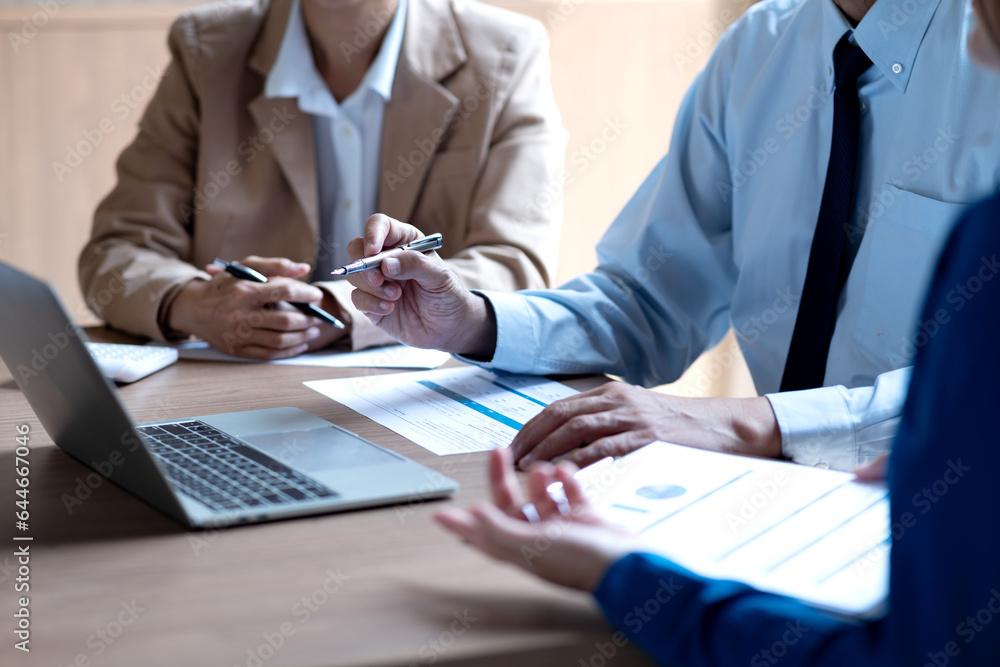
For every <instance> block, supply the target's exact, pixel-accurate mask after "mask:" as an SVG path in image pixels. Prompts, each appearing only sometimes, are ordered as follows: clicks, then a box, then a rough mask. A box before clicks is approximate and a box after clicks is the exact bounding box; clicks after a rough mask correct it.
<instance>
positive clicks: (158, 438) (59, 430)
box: [0, 262, 458, 528]
mask: <svg viewBox="0 0 1000 667" xmlns="http://www.w3.org/2000/svg"><path fill="white" fill-rule="evenodd" d="M0 312H3V313H4V320H5V322H6V323H7V324H5V325H4V326H3V328H2V330H0V357H2V358H3V360H4V363H6V364H7V368H8V369H9V371H10V373H11V374H12V375H13V376H14V379H15V381H16V382H17V384H18V386H20V388H21V391H22V392H23V393H24V396H25V397H26V398H27V399H28V403H29V404H30V405H31V408H32V409H33V410H34V411H35V414H36V415H37V416H38V419H39V420H40V421H41V423H42V426H43V427H44V428H45V430H46V432H48V434H49V436H51V438H52V440H53V441H54V442H55V443H56V445H57V446H58V447H59V448H60V449H62V450H63V451H64V452H66V453H67V454H69V455H70V456H72V457H74V458H76V459H77V460H79V461H80V462H82V463H83V464H85V465H87V466H89V467H90V468H92V469H93V470H95V471H97V472H98V473H100V474H101V475H103V476H104V477H107V478H108V479H110V480H111V481H112V482H114V483H116V484H117V485H118V486H120V487H122V488H123V489H125V490H126V491H129V492H130V493H132V494H133V495H136V496H138V497H139V498H141V499H142V500H145V501H146V502H147V503H149V504H150V505H152V506H153V507H155V508H156V509H158V510H160V511H161V512H163V513H165V514H167V515H168V516H170V517H172V518H174V519H175V520H177V521H178V522H180V523H181V524H183V525H185V526H188V527H192V528H214V527H221V526H231V525H236V524H244V523H257V522H261V521H269V520H273V519H284V518H291V517H297V516H306V515H312V514H321V513H326V512H337V511H342V510H352V509H357V508H362V507H372V506H376V505H387V504H392V503H400V502H412V501H414V500H421V501H423V500H429V499H434V498H441V497H444V496H448V495H450V494H452V493H454V492H456V491H457V490H458V484H457V483H456V482H455V481H454V480H452V479H449V478H448V477H445V476H444V475H442V474H441V473H439V472H437V471H435V470H431V469H429V468H425V467H424V466H422V465H419V464H418V463H416V462H414V461H411V460H410V459H407V458H405V457H403V456H400V455H399V454H396V453H395V452H391V451H389V450H387V449H383V448H381V447H379V446H377V445H375V444H373V443H371V442H368V441H367V440H364V439H362V438H361V437H359V436H357V435H355V434H354V433H351V432H350V431H347V430H345V429H342V428H340V427H339V426H336V425H334V424H331V423H330V422H328V421H326V420H324V419H320V418H319V417H316V416H314V415H311V414H309V413H308V412H305V411H303V410H299V409H297V408H291V407H285V408H274V409H267V410H250V411H246V412H231V413H225V414H216V415H204V416H199V417H188V418H183V419H170V420H164V421H157V422H151V423H147V424H135V423H133V421H132V419H131V417H129V414H128V412H126V410H125V408H124V406H123V405H122V404H121V402H120V401H119V400H118V396H117V393H116V389H115V387H114V385H112V384H111V382H110V381H109V380H107V379H106V378H105V377H104V375H103V374H102V373H101V371H100V369H99V368H98V367H97V364H96V362H95V361H94V359H93V358H92V357H91V355H90V353H89V352H88V351H87V348H86V347H85V342H86V336H85V334H84V332H83V330H82V329H80V328H79V327H78V326H76V325H75V324H74V323H73V322H72V321H71V320H70V318H69V316H68V315H67V313H66V310H65V309H64V308H63V306H62V304H61V302H60V301H59V297H58V296H57V295H56V293H55V291H54V290H53V289H52V288H51V287H50V286H49V285H47V284H46V283H44V282H41V281H39V280H36V279H35V278H32V277H31V276H28V275H27V274H25V273H22V272H20V271H18V270H17V269H14V268H13V267H10V266H8V265H6V264H4V263H2V262H0Z"/></svg>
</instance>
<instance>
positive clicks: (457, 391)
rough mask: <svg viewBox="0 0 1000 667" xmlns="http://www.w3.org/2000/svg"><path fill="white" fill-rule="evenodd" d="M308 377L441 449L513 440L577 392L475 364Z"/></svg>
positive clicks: (322, 389)
mask: <svg viewBox="0 0 1000 667" xmlns="http://www.w3.org/2000/svg"><path fill="white" fill-rule="evenodd" d="M304 384H305V385H306V386H307V387H309V388H310V389H314V390H316V391H318V392H319V393H321V394H323V395H324V396H327V397H328V398H332V399H333V400H335V401H337V402H338V403H343V404H344V405H346V406H347V407H349V408H351V409H352V410H354V411H355V412H360V413H361V414H363V415H364V416H366V417H368V418H369V419H371V420H373V421H376V422H378V423H380V424H382V425H383V426H386V427H388V428H390V429H392V430H393V431H395V432H396V433H398V434H400V435H401V436H403V437H405V438H407V439H409V440H412V441H413V442H415V443H417V444H418V445H420V446H421V447H424V448H426V449H429V450H430V451H432V452H434V453H435V454H438V455H444V454H461V453H465V452H480V451H484V450H488V449H495V448H497V447H506V446H507V445H509V444H510V443H511V441H512V440H513V439H514V436H515V435H516V434H517V432H518V430H520V428H521V427H522V426H523V425H524V424H525V423H526V422H527V421H528V420H529V419H531V418H532V417H534V416H535V415H537V414H538V413H539V412H541V411H542V409H543V408H544V407H545V406H546V405H548V404H549V403H552V402H554V401H557V400H559V399H560V398H565V397H566V396H572V395H573V394H576V393H577V391H576V390H575V389H570V388H569V387H567V386H566V385H564V384H560V383H558V382H553V381H552V380H548V379H546V378H544V377H538V376H530V375H500V374H496V373H491V372H490V371H485V370H482V369H481V368H477V367H475V366H462V367H459V368H443V369H440V370H436V371H424V372H418V373H396V374H390V375H373V376H367V377H354V378H339V379H335V380H316V381H312V382H305V383H304Z"/></svg>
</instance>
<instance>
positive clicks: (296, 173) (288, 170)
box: [247, 0, 319, 238]
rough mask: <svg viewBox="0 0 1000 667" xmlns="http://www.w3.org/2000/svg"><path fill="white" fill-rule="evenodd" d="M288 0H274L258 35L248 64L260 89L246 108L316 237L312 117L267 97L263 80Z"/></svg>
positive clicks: (285, 19)
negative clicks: (260, 79)
mask: <svg viewBox="0 0 1000 667" xmlns="http://www.w3.org/2000/svg"><path fill="white" fill-rule="evenodd" d="M291 7H292V3H291V0H274V3H273V5H272V7H271V9H270V11H269V12H268V15H267V19H266V21H265V24H264V27H263V29H262V30H261V33H260V37H259V38H258V40H257V43H256V44H255V45H254V48H253V52H252V53H251V54H250V59H249V60H248V62H247V65H248V67H249V68H250V69H252V70H253V71H255V72H257V73H258V74H259V75H260V76H261V77H262V81H261V92H260V94H259V95H257V97H255V98H254V99H253V100H251V101H250V103H249V104H248V105H247V110H248V111H249V112H250V116H251V117H252V118H253V120H254V123H256V125H257V132H258V134H257V137H258V138H259V141H260V143H262V144H267V147H266V148H265V150H266V151H267V152H269V153H270V154H271V155H272V156H273V158H274V161H275V162H277V163H278V167H279V168H280V169H281V172H282V173H283V174H284V175H285V179H286V180H287V181H288V183H289V185H290V187H291V189H292V192H294V193H295V198H296V199H297V200H298V202H299V206H301V207H302V211H303V213H304V214H305V217H306V221H307V222H308V224H309V228H310V230H311V231H312V233H313V236H314V237H316V238H318V237H319V193H318V185H317V183H316V147H315V141H314V139H313V127H312V117H311V116H309V115H308V114H306V113H303V112H302V110H301V109H299V106H298V103H297V102H296V100H294V99H288V98H268V97H265V95H264V85H263V80H264V79H266V78H267V74H268V72H270V71H271V68H272V67H273V66H274V61H275V59H277V57H278V49H280V48H281V41H282V39H283V38H284V36H285V26H286V25H287V23H288V16H289V13H290V11H291Z"/></svg>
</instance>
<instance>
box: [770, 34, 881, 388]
mask: <svg viewBox="0 0 1000 667" xmlns="http://www.w3.org/2000/svg"><path fill="white" fill-rule="evenodd" d="M850 34H851V33H849V32H848V33H847V34H845V35H844V36H843V37H842V38H841V40H840V41H839V42H837V46H836V48H834V50H833V66H834V70H835V77H836V88H835V89H834V93H833V138H832V140H831V142H830V163H829V165H828V166H827V168H826V185H824V186H823V200H822V203H821V204H820V209H819V220H818V221H817V223H816V232H815V234H814V235H813V241H812V249H811V250H810V251H809V266H808V268H807V269H806V282H805V285H804V286H803V288H802V299H801V300H800V302H799V314H798V317H797V318H796V320H795V330H794V332H793V333H792V343H791V346H789V348H788V360H787V361H786V362H785V373H784V375H783V376H782V378H781V391H796V390H799V389H812V388H814V387H821V386H823V378H824V376H825V375H826V359H827V355H828V354H829V352H830V339H831V338H832V337H833V327H834V324H835V323H836V320H837V301H838V300H839V298H840V292H841V290H842V289H843V286H844V282H846V280H847V273H848V271H849V270H850V261H849V258H850V254H849V253H845V252H844V245H845V242H846V239H847V234H848V230H847V225H848V221H849V220H850V215H851V207H852V205H853V202H854V172H855V170H856V169H857V164H858V135H859V128H860V125H861V109H860V104H859V102H858V77H859V76H861V74H862V73H863V72H864V71H865V70H867V69H868V68H869V67H871V64H872V61H871V60H869V59H868V56H866V55H865V52H864V51H862V50H861V48H860V47H858V46H856V45H852V44H851V43H850V42H849V41H848V37H849V35H850Z"/></svg>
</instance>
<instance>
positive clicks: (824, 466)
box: [813, 461, 830, 470]
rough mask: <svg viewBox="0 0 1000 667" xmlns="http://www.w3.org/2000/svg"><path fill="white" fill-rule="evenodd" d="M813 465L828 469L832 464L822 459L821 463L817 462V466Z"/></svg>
mask: <svg viewBox="0 0 1000 667" xmlns="http://www.w3.org/2000/svg"><path fill="white" fill-rule="evenodd" d="M813 467H814V468H822V469H823V470H828V469H829V468H830V464H829V463H826V462H824V461H820V462H819V463H817V464H816V465H815V466H813Z"/></svg>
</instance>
